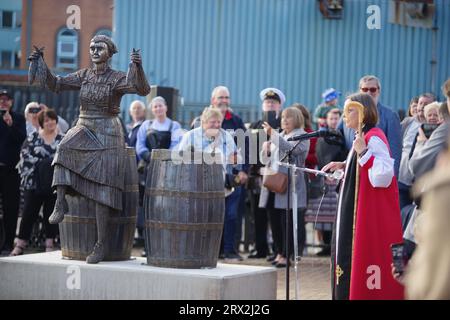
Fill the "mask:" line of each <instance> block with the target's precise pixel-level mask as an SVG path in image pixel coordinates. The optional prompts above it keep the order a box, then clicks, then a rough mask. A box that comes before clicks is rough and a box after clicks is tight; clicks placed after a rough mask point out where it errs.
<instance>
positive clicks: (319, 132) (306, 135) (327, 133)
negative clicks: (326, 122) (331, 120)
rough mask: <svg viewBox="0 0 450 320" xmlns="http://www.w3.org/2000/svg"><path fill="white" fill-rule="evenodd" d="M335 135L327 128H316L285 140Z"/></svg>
mask: <svg viewBox="0 0 450 320" xmlns="http://www.w3.org/2000/svg"><path fill="white" fill-rule="evenodd" d="M331 136H336V134H335V133H332V132H330V131H328V130H317V131H314V132H310V133H304V134H301V135H298V136H294V137H291V138H289V139H287V141H298V140H308V139H311V138H319V137H331Z"/></svg>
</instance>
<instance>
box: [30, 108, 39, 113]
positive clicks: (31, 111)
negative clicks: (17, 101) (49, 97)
mask: <svg viewBox="0 0 450 320" xmlns="http://www.w3.org/2000/svg"><path fill="white" fill-rule="evenodd" d="M28 112H29V113H39V112H41V108H30V109H29V110H28Z"/></svg>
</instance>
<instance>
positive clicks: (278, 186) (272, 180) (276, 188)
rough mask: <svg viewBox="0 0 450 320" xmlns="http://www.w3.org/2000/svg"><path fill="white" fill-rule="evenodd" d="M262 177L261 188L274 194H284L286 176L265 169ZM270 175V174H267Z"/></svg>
mask: <svg viewBox="0 0 450 320" xmlns="http://www.w3.org/2000/svg"><path fill="white" fill-rule="evenodd" d="M264 171H265V172H264V176H263V186H264V187H266V188H267V189H268V190H269V191H272V192H275V193H285V192H286V189H287V184H288V176H287V174H285V173H281V172H273V170H271V169H268V168H265V170H264ZM267 173H270V174H267Z"/></svg>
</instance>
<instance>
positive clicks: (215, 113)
mask: <svg viewBox="0 0 450 320" xmlns="http://www.w3.org/2000/svg"><path fill="white" fill-rule="evenodd" d="M211 118H217V119H220V121H222V120H223V116H222V112H220V110H219V109H217V108H215V107H206V108H205V109H204V110H203V113H202V116H201V120H202V123H205V122H207V121H208V120H209V119H211Z"/></svg>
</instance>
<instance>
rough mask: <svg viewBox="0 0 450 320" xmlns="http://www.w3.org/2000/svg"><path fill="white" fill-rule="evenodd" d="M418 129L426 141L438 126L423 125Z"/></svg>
mask: <svg viewBox="0 0 450 320" xmlns="http://www.w3.org/2000/svg"><path fill="white" fill-rule="evenodd" d="M420 127H421V128H422V131H423V133H424V134H425V137H427V139H430V136H431V134H432V133H433V131H434V130H436V128H437V127H439V124H431V123H423V124H422V125H421V126H420Z"/></svg>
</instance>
